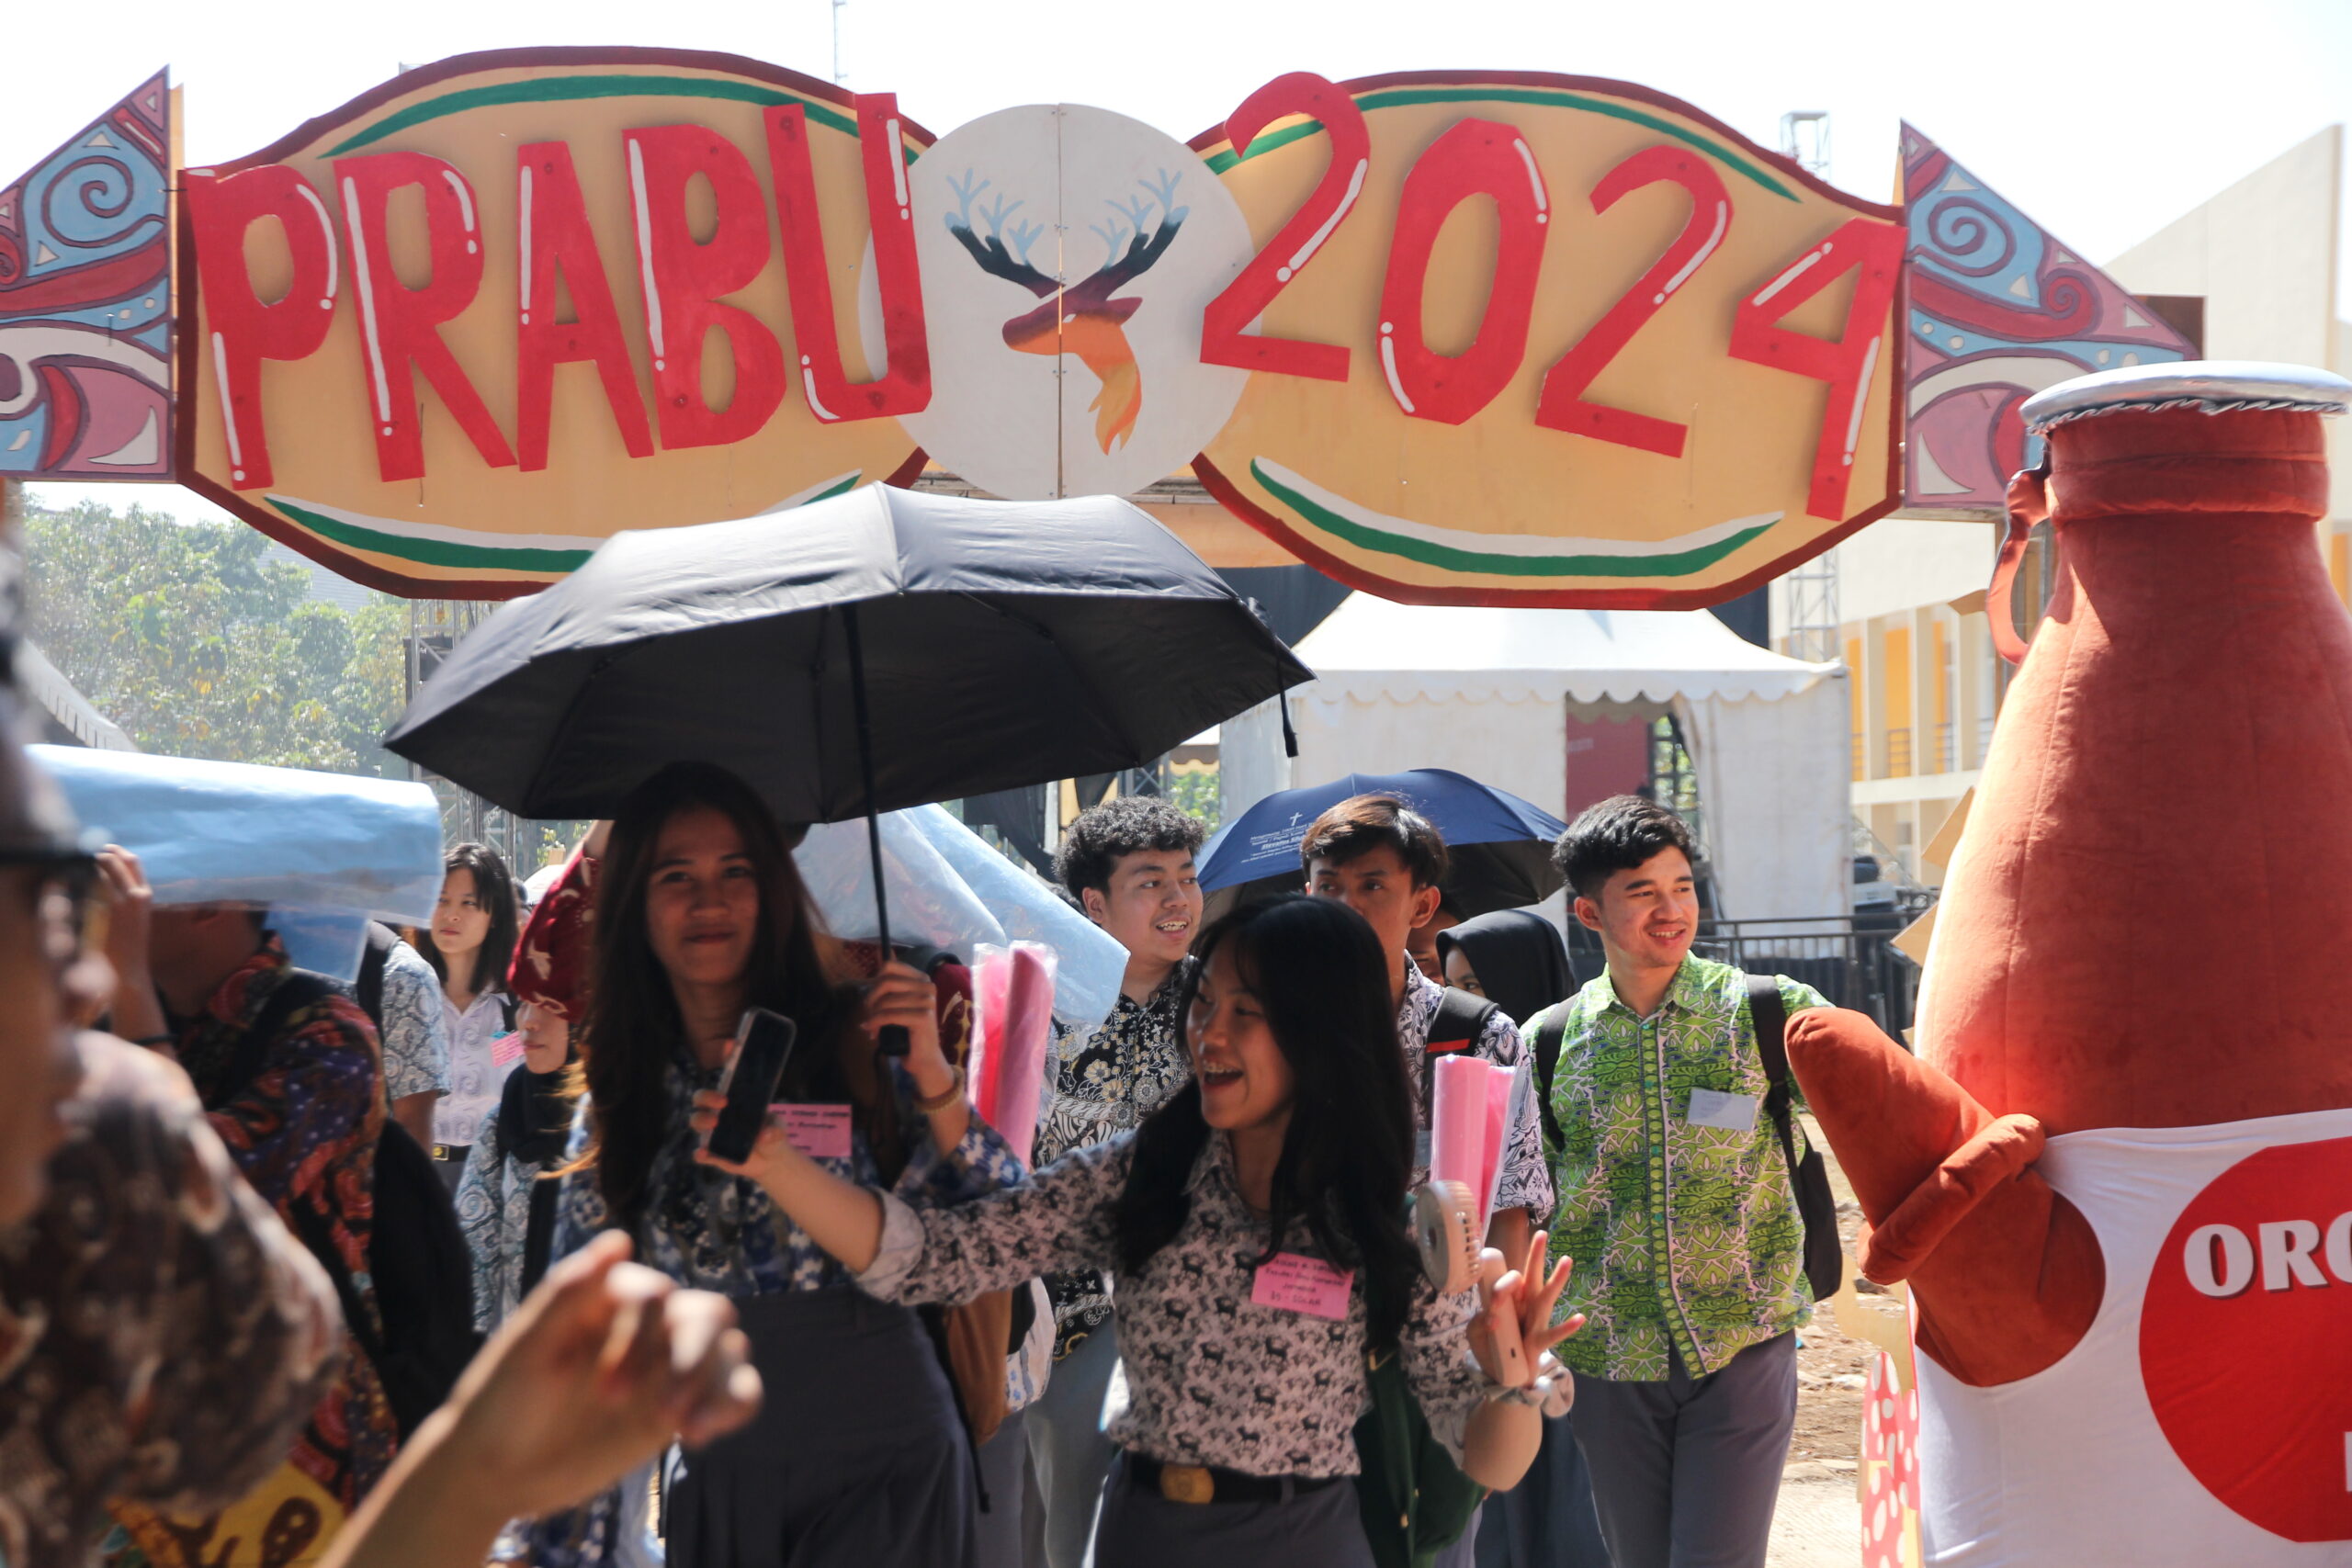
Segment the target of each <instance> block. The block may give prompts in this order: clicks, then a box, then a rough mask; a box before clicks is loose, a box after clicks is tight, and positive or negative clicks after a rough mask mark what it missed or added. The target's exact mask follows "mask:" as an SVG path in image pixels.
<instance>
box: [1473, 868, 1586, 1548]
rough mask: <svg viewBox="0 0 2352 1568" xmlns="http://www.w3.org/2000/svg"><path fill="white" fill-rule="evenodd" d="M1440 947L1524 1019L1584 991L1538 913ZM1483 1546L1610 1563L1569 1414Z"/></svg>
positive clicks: (1485, 1521)
mask: <svg viewBox="0 0 2352 1568" xmlns="http://www.w3.org/2000/svg"><path fill="white" fill-rule="evenodd" d="M1437 951H1438V957H1439V960H1440V962H1442V964H1444V965H1445V983H1446V984H1447V985H1449V986H1453V987H1458V988H1459V989H1462V990H1464V991H1468V992H1470V993H1471V994H1472V995H1474V996H1481V997H1485V998H1487V1000H1489V1001H1491V1002H1493V1003H1494V1004H1495V1005H1496V1006H1497V1007H1498V1008H1500V1009H1502V1010H1503V1011H1504V1012H1506V1013H1508V1014H1509V1015H1510V1018H1511V1020H1512V1021H1514V1022H1523V1021H1526V1020H1528V1019H1532V1018H1533V1017H1534V1016H1535V1015H1536V1014H1537V1013H1539V1012H1541V1011H1543V1010H1544V1009H1545V1008H1547V1007H1550V1006H1551V1005H1552V1004H1553V1003H1554V1002H1556V1001H1559V1000H1560V999H1562V998H1565V997H1569V996H1572V995H1574V994H1575V992H1576V988H1577V977H1576V971H1575V970H1574V968H1572V967H1571V966H1570V964H1569V963H1568V948H1567V944H1566V942H1563V941H1561V940H1560V929H1559V928H1558V927H1557V926H1555V925H1554V924H1553V923H1552V922H1551V921H1549V920H1547V919H1544V917H1543V916H1541V915H1538V914H1535V913H1533V912H1532V911H1531V910H1527V909H1498V910H1497V911H1496V912H1495V913H1493V914H1490V915H1480V916H1479V917H1477V918H1476V919H1470V920H1464V921H1463V922H1462V923H1461V924H1460V925H1458V926H1454V927H1453V928H1451V929H1450V930H1447V931H1441V932H1439V933H1438V938H1437ZM1539 1070H1540V1069H1539ZM1554 1152H1556V1151H1554ZM1476 1553H1477V1558H1476V1561H1477V1564H1478V1568H1610V1565H1609V1547H1608V1545H1607V1543H1606V1542H1604V1541H1603V1540H1601V1539H1600V1517H1599V1516H1598V1515H1596V1514H1595V1513H1594V1511H1593V1506H1592V1476H1591V1474H1590V1473H1589V1472H1588V1471H1587V1470H1586V1469H1585V1462H1584V1450H1582V1449H1580V1448H1578V1447H1577V1435H1576V1432H1575V1430H1574V1429H1573V1428H1572V1427H1570V1426H1569V1424H1568V1417H1566V1416H1560V1417H1558V1418H1557V1419H1556V1420H1555V1419H1550V1418H1547V1419H1546V1420H1545V1421H1544V1448H1543V1451H1542V1452H1540V1453H1538V1454H1537V1455H1536V1457H1535V1462H1534V1464H1532V1465H1531V1466H1530V1467H1529V1468H1528V1472H1527V1479H1525V1480H1524V1481H1521V1483H1519V1484H1518V1485H1517V1486H1516V1487H1514V1488H1512V1489H1511V1490H1510V1491H1509V1492H1498V1493H1496V1494H1495V1495H1493V1496H1492V1497H1490V1498H1488V1499H1487V1506H1486V1511H1485V1512H1484V1513H1483V1514H1481V1515H1480V1516H1479V1519H1478V1532H1477V1536H1476Z"/></svg>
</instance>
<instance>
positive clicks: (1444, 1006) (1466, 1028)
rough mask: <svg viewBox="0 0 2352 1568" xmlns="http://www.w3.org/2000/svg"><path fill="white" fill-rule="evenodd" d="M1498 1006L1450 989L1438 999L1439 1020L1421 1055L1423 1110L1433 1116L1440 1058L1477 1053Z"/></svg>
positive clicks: (1456, 989)
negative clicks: (1432, 1095) (1479, 1043)
mask: <svg viewBox="0 0 2352 1568" xmlns="http://www.w3.org/2000/svg"><path fill="white" fill-rule="evenodd" d="M1496 1011H1497V1008H1496V1004H1495V1003H1493V1002H1491V1001H1488V1000H1487V998H1484V997H1474V996H1472V995H1471V994H1470V993H1469V992H1467V991H1464V990H1461V989H1459V988H1458V987H1453V986H1448V987H1446V988H1445V990H1444V992H1443V993H1442V995H1440V996H1439V998H1438V1003H1437V1016H1436V1017H1434V1018H1432V1019H1430V1034H1429V1039H1428V1041H1427V1042H1426V1043H1425V1044H1424V1045H1423V1047H1422V1051H1421V1108H1422V1110H1423V1111H1426V1112H1428V1113H1430V1114H1431V1115H1434V1114H1435V1113H1436V1106H1437V1101H1436V1100H1433V1099H1431V1098H1430V1096H1431V1093H1432V1090H1433V1088H1434V1083H1435V1076H1436V1073H1437V1066H1436V1062H1437V1058H1438V1057H1440V1056H1449V1055H1453V1054H1454V1053H1456V1052H1460V1051H1468V1052H1472V1053H1474V1054H1475V1053H1476V1050H1477V1047H1478V1042H1479V1041H1481V1040H1483V1039H1485V1038H1486V1034H1487V1020H1488V1019H1490V1018H1492V1017H1494V1016H1495V1013H1496Z"/></svg>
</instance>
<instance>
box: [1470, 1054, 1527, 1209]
mask: <svg viewBox="0 0 2352 1568" xmlns="http://www.w3.org/2000/svg"><path fill="white" fill-rule="evenodd" d="M1517 1079H1518V1075H1517V1074H1516V1073H1514V1072H1512V1071H1511V1070H1510V1068H1508V1067H1498V1066H1494V1065H1493V1064H1492V1063H1489V1064H1487V1118H1486V1125H1485V1127H1484V1129H1483V1130H1484V1132H1485V1134H1486V1138H1485V1141H1484V1142H1483V1143H1482V1144H1481V1145H1480V1149H1479V1157H1480V1162H1481V1163H1480V1165H1479V1167H1478V1172H1479V1175H1478V1185H1477V1186H1476V1187H1473V1188H1472V1189H1471V1191H1473V1192H1476V1194H1477V1195H1478V1201H1479V1202H1480V1203H1481V1204H1483V1205H1484V1208H1483V1209H1482V1210H1481V1211H1480V1213H1479V1215H1478V1217H1479V1219H1480V1220H1481V1221H1485V1220H1489V1219H1492V1218H1493V1217H1494V1212H1495V1188H1496V1183H1497V1182H1498V1179H1500V1177H1501V1176H1502V1165H1503V1137H1504V1134H1505V1133H1506V1132H1507V1131H1508V1129H1507V1127H1506V1126H1505V1123H1506V1122H1508V1121H1509V1120H1510V1091H1511V1086H1512V1085H1513V1084H1514V1083H1515V1082H1516V1081H1517Z"/></svg>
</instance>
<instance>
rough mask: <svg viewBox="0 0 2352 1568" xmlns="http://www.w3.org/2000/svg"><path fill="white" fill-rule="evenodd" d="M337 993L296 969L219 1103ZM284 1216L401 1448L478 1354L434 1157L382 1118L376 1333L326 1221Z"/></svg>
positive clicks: (450, 1212) (371, 1265)
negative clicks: (300, 1016) (331, 1295)
mask: <svg viewBox="0 0 2352 1568" xmlns="http://www.w3.org/2000/svg"><path fill="white" fill-rule="evenodd" d="M375 946H376V944H375V942H374V941H373V940H372V936H371V940H370V942H369V943H368V947H369V949H370V953H369V954H368V956H365V957H363V958H362V960H361V977H362V979H363V981H364V980H365V979H366V978H367V977H368V973H367V972H368V958H369V957H373V958H374V959H375V964H374V968H375V976H374V978H375V981H376V985H375V987H374V989H375V991H376V994H377V996H378V997H379V998H380V997H381V995H382V986H383V962H382V959H381V957H380V956H377V955H376V954H375V952H374V949H375ZM386 951H389V948H387V949H386ZM338 988H339V987H336V985H335V983H334V981H332V980H330V979H328V978H327V977H326V976H323V975H313V974H311V973H310V972H309V971H307V970H301V969H297V970H295V971H294V972H293V973H292V974H291V975H289V976H288V977H287V978H286V980H285V981H284V982H283V983H281V984H280V985H279V986H278V987H277V990H275V991H273V992H271V993H270V997H269V1000H267V1001H266V1002H265V1003H263V1004H262V1010H261V1012H260V1014H259V1016H257V1017H256V1018H255V1019H254V1021H253V1026H252V1027H251V1028H249V1029H248V1030H246V1032H245V1033H244V1035H243V1038H242V1039H240V1040H239V1041H238V1042H237V1046H236V1050H235V1053H234V1055H232V1057H231V1058H230V1062H229V1068H228V1071H227V1073H226V1074H225V1075H224V1077H223V1080H222V1081H223V1082H224V1083H225V1084H226V1085H227V1088H226V1089H225V1091H224V1098H225V1097H226V1096H229V1095H234V1094H236V1093H237V1092H238V1091H239V1090H240V1089H243V1088H244V1086H245V1085H247V1084H249V1083H251V1082H253V1080H254V1078H255V1077H259V1076H260V1074H261V1071H262V1068H263V1066H265V1064H266V1060H267V1057H268V1054H269V1048H270V1045H271V1043H273V1042H274V1041H276V1039H277V1035H278V1033H279V1032H280V1031H281V1030H283V1029H284V1028H285V1027H286V1022H287V1021H288V1019H290V1018H292V1017H293V1015H294V1014H295V1013H296V1012H298V1011H300V1010H302V1009H304V1008H307V1007H311V1006H314V1005H316V1004H317V1003H319V1002H321V1001H323V1000H325V999H326V998H327V997H329V996H330V995H333V994H334V992H335V991H336V990H337V989H338ZM371 1016H372V1014H371ZM375 1209H376V1214H375V1223H374V1228H373V1230H372V1231H371V1233H370V1234H369V1236H368V1277H369V1279H370V1280H371V1281H372V1282H373V1284H374V1286H375V1290H376V1307H377V1311H378V1313H379V1314H380V1320H381V1322H382V1325H383V1330H382V1333H381V1334H380V1335H379V1334H378V1333H377V1331H376V1329H375V1328H374V1327H373V1326H372V1325H370V1323H369V1321H368V1314H367V1313H366V1311H365V1305H366V1303H364V1302H363V1300H362V1299H361V1297H360V1294H359V1291H358V1287H357V1284H356V1281H354V1280H353V1279H352V1278H351V1274H350V1271H349V1270H348V1269H345V1267H344V1261H343V1255H342V1254H341V1253H340V1252H338V1251H337V1250H336V1249H335V1246H334V1235H333V1233H332V1232H331V1230H330V1228H329V1227H328V1225H327V1224H326V1221H325V1219H324V1217H323V1216H322V1215H321V1214H320V1213H318V1212H317V1211H316V1210H315V1209H312V1208H311V1207H310V1206H309V1205H307V1204H302V1203H293V1204H289V1205H288V1210H289V1212H290V1213H291V1214H292V1216H293V1229H294V1233H295V1235H297V1236H299V1237H300V1240H301V1242H302V1245H303V1246H305V1247H309V1248H310V1250H311V1256H312V1257H314V1258H317V1259H318V1260H319V1266H320V1267H321V1268H322V1269H325V1270H326V1271H327V1278H328V1279H329V1280H333V1281H334V1291H335V1296H336V1298H337V1299H338V1300H339V1301H341V1302H342V1303H343V1317H344V1322H345V1324H346V1325H348V1326H349V1327H350V1330H351V1333H352V1337H354V1338H355V1339H356V1340H358V1342H359V1348H360V1349H361V1350H362V1351H364V1352H365V1353H366V1354H367V1357H368V1361H369V1362H370V1363H371V1364H373V1365H374V1367H375V1369H376V1372H377V1375H378V1376H379V1377H380V1378H381V1379H382V1380H383V1383H384V1394H385V1397H386V1399H387V1400H388V1401H389V1402H390V1404H391V1407H392V1418H393V1420H394V1421H396V1422H397V1423H399V1426H400V1430H401V1439H402V1440H403V1441H405V1440H406V1439H407V1438H411V1437H413V1436H414V1435H415V1432H416V1429H417V1427H419V1426H420V1425H422V1424H423V1422H424V1418H425V1417H426V1416H430V1415H432V1414H433V1412H434V1411H435V1410H436V1409H437V1408H439V1407H440V1405H441V1404H442V1402H443V1401H444V1400H446V1399H447V1398H448V1397H449V1391H450V1390H451V1389H453V1388H455V1387H456V1386H457V1382H458V1376H459V1374H460V1373H462V1372H464V1371H465V1370H466V1363H467V1362H468V1361H470V1360H471V1359H473V1355H474V1352H475V1351H476V1350H478V1349H480V1348H481V1335H480V1334H478V1333H476V1332H475V1330H474V1276H473V1259H472V1258H471V1255H470V1254H469V1252H468V1251H467V1248H466V1238H465V1234H464V1233H463V1232H462V1231H460V1230H459V1229H458V1213H457V1210H456V1208H455V1207H454V1206H452V1204H451V1202H450V1201H449V1190H448V1189H447V1187H445V1186H444V1185H443V1184H442V1181H441V1176H440V1173H439V1172H438V1171H437V1170H435V1168H434V1165H433V1156H431V1155H428V1154H426V1153H425V1152H424V1148H423V1147H421V1146H420V1145H418V1143H417V1141H416V1139H415V1138H413V1136H411V1135H410V1134H409V1131H408V1129H407V1128H405V1127H403V1126H401V1124H400V1123H399V1122H395V1121H393V1120H392V1119H391V1118H390V1117H389V1116H387V1117H386V1118H385V1119H384V1130H383V1133H382V1134H381V1135H380V1136H379V1138H378V1139H377V1142H376V1167H375Z"/></svg>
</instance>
